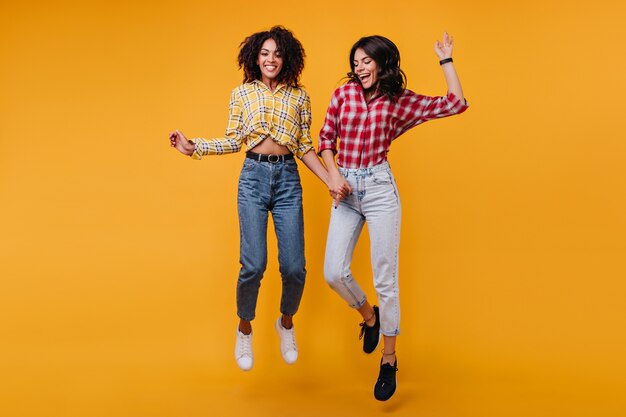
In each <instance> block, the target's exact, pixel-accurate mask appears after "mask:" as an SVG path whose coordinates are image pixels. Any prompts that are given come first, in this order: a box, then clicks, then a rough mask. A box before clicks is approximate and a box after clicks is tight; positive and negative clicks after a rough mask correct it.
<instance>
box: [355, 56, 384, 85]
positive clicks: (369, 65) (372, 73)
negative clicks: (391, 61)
mask: <svg viewBox="0 0 626 417" xmlns="http://www.w3.org/2000/svg"><path fill="white" fill-rule="evenodd" d="M352 65H353V67H354V68H353V72H354V73H355V74H356V75H357V77H359V80H361V85H362V86H363V89H364V90H369V89H370V88H372V87H376V83H377V82H378V65H377V64H376V61H374V59H373V58H372V57H370V56H369V55H367V54H366V53H365V51H364V50H363V49H361V48H358V49H357V50H356V51H355V52H354V60H353V61H352Z"/></svg>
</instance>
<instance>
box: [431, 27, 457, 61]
mask: <svg viewBox="0 0 626 417" xmlns="http://www.w3.org/2000/svg"><path fill="white" fill-rule="evenodd" d="M453 44H454V39H452V36H449V35H448V32H444V33H443V42H440V41H439V40H437V41H436V42H435V53H436V54H437V56H438V57H439V60H442V59H446V58H451V57H452V45H453Z"/></svg>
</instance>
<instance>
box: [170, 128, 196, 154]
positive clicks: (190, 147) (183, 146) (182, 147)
mask: <svg viewBox="0 0 626 417" xmlns="http://www.w3.org/2000/svg"><path fill="white" fill-rule="evenodd" d="M170 146H172V147H174V148H176V149H178V151H179V152H180V153H182V154H184V155H187V156H189V155H191V154H192V153H193V151H194V150H195V149H196V145H195V144H194V143H193V142H191V141H190V140H187V138H186V137H185V135H183V133H182V132H181V131H180V130H176V131H174V132H172V133H170Z"/></svg>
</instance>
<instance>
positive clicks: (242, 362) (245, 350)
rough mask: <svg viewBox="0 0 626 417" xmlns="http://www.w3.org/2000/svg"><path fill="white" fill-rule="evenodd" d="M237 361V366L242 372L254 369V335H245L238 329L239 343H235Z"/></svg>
mask: <svg viewBox="0 0 626 417" xmlns="http://www.w3.org/2000/svg"><path fill="white" fill-rule="evenodd" d="M235 359H236V360H237V365H239V367H240V368H241V370H242V371H249V370H250V369H252V363H253V362H254V359H253V355H252V333H250V334H243V333H241V332H240V331H239V329H237V342H236V343H235Z"/></svg>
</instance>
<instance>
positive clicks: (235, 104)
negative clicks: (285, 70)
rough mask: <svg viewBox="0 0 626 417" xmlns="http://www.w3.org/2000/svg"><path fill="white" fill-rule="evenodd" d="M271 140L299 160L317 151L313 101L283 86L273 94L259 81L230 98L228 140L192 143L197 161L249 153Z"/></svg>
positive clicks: (242, 87) (239, 89)
mask: <svg viewBox="0 0 626 417" xmlns="http://www.w3.org/2000/svg"><path fill="white" fill-rule="evenodd" d="M267 137H270V138H272V139H273V140H274V142H276V143H278V144H279V145H284V146H286V147H287V148H288V149H289V150H290V151H291V152H292V153H293V154H294V155H296V156H297V157H298V158H302V157H303V156H304V154H305V153H307V152H308V151H309V150H310V149H312V148H313V141H312V139H311V100H310V98H309V95H308V94H307V93H306V91H304V90H303V89H301V88H293V87H288V86H285V85H279V86H278V87H277V88H276V90H274V92H272V91H271V90H270V89H269V88H268V87H267V86H266V85H265V84H263V83H262V82H261V81H259V80H255V81H253V82H250V83H245V84H242V85H240V86H239V87H237V88H235V89H234V90H233V92H232V94H231V97H230V105H229V115H228V126H227V127H226V133H225V134H224V137H221V138H213V139H208V140H207V139H203V138H194V139H191V141H192V142H194V143H195V145H196V149H195V151H194V153H193V155H192V158H194V159H202V157H203V156H205V155H221V154H225V153H234V152H239V151H240V150H241V148H242V146H243V144H244V143H245V145H246V151H249V150H250V149H252V148H254V147H255V146H256V145H258V144H259V143H261V142H262V141H263V140H264V139H265V138H267Z"/></svg>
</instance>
